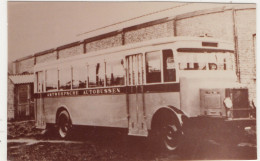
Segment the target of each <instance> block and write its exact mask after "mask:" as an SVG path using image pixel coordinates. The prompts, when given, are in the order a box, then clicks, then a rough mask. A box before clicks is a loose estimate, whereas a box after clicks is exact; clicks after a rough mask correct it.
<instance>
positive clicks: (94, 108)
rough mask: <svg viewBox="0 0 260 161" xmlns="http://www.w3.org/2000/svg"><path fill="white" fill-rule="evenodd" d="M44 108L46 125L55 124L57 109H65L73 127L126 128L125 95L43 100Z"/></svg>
mask: <svg viewBox="0 0 260 161" xmlns="http://www.w3.org/2000/svg"><path fill="white" fill-rule="evenodd" d="M44 106H45V116H46V122H47V123H55V117H56V111H57V110H58V107H65V108H67V109H68V112H69V114H70V116H71V118H72V123H73V124H75V125H91V126H107V127H124V128H127V127H128V120H127V109H126V95H125V94H117V95H109V96H108V95H98V96H97V95H96V96H68V97H53V98H45V99H44Z"/></svg>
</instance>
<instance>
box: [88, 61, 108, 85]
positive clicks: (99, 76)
mask: <svg viewBox="0 0 260 161" xmlns="http://www.w3.org/2000/svg"><path fill="white" fill-rule="evenodd" d="M88 74H89V75H88V87H90V88H91V87H104V82H105V66H104V63H97V64H96V65H90V66H89V73H88Z"/></svg>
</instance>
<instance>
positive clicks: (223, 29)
mask: <svg viewBox="0 0 260 161" xmlns="http://www.w3.org/2000/svg"><path fill="white" fill-rule="evenodd" d="M212 11H213V10H212ZM197 13H200V14H197V15H196V14H195V13H194V14H193V13H188V14H186V16H177V19H176V21H175V20H171V21H168V22H161V23H159V24H158V23H157V24H155V25H150V26H147V25H146V26H145V27H140V26H137V27H134V28H131V29H130V30H128V31H124V30H123V31H124V32H125V33H124V34H122V33H118V34H116V35H114V36H109V37H105V38H101V39H99V40H94V41H90V42H87V43H86V46H85V48H86V52H87V53H88V52H91V51H97V50H102V49H106V48H111V47H116V46H121V45H122V44H123V42H124V43H125V44H131V43H136V42H140V41H146V40H150V39H156V38H161V37H170V36H174V34H176V36H202V35H204V34H208V35H209V36H212V37H214V38H220V39H224V40H227V41H234V26H233V25H234V21H233V11H232V10H225V11H224V10H222V9H219V10H214V11H213V12H212V13H210V12H197ZM255 14H256V13H255V9H244V10H236V11H235V22H236V24H235V25H236V33H237V36H238V55H239V65H240V66H239V67H240V77H241V83H243V84H245V85H247V86H248V87H249V92H250V100H251V99H252V98H254V97H255V96H256V89H255V86H256V85H255V84H256V83H255V75H256V73H255V69H256V68H255V66H256V65H255V54H254V49H253V35H254V34H255V33H256V16H255ZM187 15H189V16H187ZM174 21H175V22H174ZM174 24H175V25H176V26H174ZM123 39H124V40H123ZM83 51H84V45H83V44H80V45H79V44H77V45H76V46H73V47H68V48H65V49H61V50H60V51H59V58H65V57H69V56H73V55H78V54H80V53H83ZM54 59H56V51H55V52H53V53H50V54H47V55H42V56H38V57H37V58H36V62H37V63H38V62H44V61H49V60H54ZM32 67H33V59H28V60H24V61H21V62H20V63H18V70H17V71H18V73H22V72H24V71H29V72H32V69H33V68H32Z"/></svg>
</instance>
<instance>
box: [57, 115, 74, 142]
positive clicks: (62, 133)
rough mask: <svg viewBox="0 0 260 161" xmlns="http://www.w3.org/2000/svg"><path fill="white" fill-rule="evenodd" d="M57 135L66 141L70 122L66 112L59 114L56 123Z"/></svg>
mask: <svg viewBox="0 0 260 161" xmlns="http://www.w3.org/2000/svg"><path fill="white" fill-rule="evenodd" d="M57 127H58V128H57V133H58V136H59V137H60V138H61V139H67V138H68V137H69V135H70V132H71V127H72V124H71V120H70V116H69V113H68V112H67V111H65V110H64V111H62V112H60V113H59V116H58V121H57Z"/></svg>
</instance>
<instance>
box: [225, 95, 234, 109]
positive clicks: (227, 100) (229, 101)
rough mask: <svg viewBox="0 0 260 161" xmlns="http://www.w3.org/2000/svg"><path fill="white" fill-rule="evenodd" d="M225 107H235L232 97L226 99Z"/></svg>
mask: <svg viewBox="0 0 260 161" xmlns="http://www.w3.org/2000/svg"><path fill="white" fill-rule="evenodd" d="M224 105H225V106H226V108H231V107H232V106H233V103H232V100H231V99H230V97H227V98H225V99H224Z"/></svg>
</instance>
